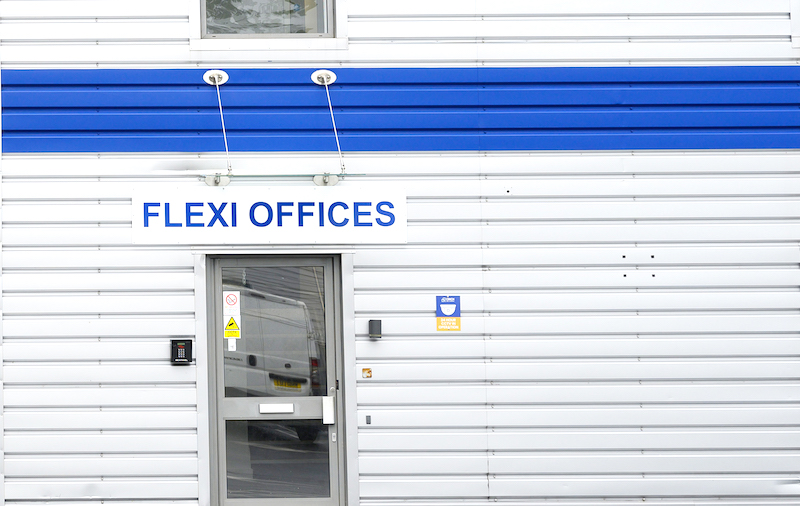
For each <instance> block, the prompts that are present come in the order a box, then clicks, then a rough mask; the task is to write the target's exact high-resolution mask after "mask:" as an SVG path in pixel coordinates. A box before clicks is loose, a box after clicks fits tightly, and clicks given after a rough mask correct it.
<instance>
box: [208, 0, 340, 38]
mask: <svg viewBox="0 0 800 506" xmlns="http://www.w3.org/2000/svg"><path fill="white" fill-rule="evenodd" d="M201 6H202V20H201V23H202V37H203V38H272V37H276V38H282V37H332V36H333V23H332V20H333V0H201Z"/></svg>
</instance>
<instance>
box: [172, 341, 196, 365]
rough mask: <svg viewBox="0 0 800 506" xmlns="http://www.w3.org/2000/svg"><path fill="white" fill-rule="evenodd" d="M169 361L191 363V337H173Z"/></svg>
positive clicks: (174, 363) (181, 363)
mask: <svg viewBox="0 0 800 506" xmlns="http://www.w3.org/2000/svg"><path fill="white" fill-rule="evenodd" d="M170 362H172V364H173V365H188V364H191V363H192V341H191V339H173V340H172V353H171V355H170Z"/></svg>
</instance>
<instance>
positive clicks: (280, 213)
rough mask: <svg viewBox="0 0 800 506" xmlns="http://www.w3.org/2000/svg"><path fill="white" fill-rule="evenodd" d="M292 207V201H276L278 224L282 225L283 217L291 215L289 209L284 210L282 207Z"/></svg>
mask: <svg viewBox="0 0 800 506" xmlns="http://www.w3.org/2000/svg"><path fill="white" fill-rule="evenodd" d="M287 206H288V207H294V202H278V226H279V227H282V226H283V217H284V216H291V215H292V213H291V211H284V210H283V208H284V207H287Z"/></svg>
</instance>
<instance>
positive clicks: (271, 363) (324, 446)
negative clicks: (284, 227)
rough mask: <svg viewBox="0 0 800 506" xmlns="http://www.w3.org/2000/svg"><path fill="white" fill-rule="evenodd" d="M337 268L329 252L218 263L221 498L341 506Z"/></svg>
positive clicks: (237, 503)
mask: <svg viewBox="0 0 800 506" xmlns="http://www.w3.org/2000/svg"><path fill="white" fill-rule="evenodd" d="M334 268H335V265H334V262H333V260H332V259H331V258H302V257H301V258H287V259H273V258H269V259H268V258H225V259H219V260H217V261H216V263H215V268H214V287H213V290H214V295H215V302H216V304H215V309H214V311H215V322H216V329H215V332H214V334H215V336H214V344H213V347H214V355H215V365H216V393H217V397H216V411H217V431H216V434H217V440H218V444H217V447H218V453H219V459H218V468H219V482H218V488H219V496H220V504H225V505H227V506H253V505H255V504H256V503H258V504H264V501H265V500H267V501H269V502H271V503H273V504H275V505H278V504H299V503H300V502H302V503H303V504H308V503H313V504H319V505H331V506H335V505H338V504H339V485H338V484H339V472H340V471H339V467H340V466H339V454H340V451H339V448H340V438H339V437H338V436H339V425H340V424H339V421H338V415H339V413H340V411H341V410H340V402H339V399H338V397H339V396H338V395H337V394H338V392H337V386H338V381H337V379H338V378H337V370H338V369H339V367H337V350H336V348H337V346H336V335H337V319H338V317H337V311H338V307H339V304H338V299H337V291H338V278H337V276H338V273H335V272H334Z"/></svg>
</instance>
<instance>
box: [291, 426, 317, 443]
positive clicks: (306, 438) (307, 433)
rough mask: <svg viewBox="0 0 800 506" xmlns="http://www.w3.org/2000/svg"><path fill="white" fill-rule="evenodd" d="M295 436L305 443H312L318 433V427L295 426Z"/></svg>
mask: <svg viewBox="0 0 800 506" xmlns="http://www.w3.org/2000/svg"><path fill="white" fill-rule="evenodd" d="M294 430H296V431H297V437H298V439H300V441H303V442H305V443H312V442H314V441H315V440H316V439H317V436H318V435H319V427H295V428H294Z"/></svg>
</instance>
